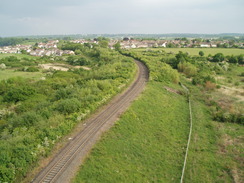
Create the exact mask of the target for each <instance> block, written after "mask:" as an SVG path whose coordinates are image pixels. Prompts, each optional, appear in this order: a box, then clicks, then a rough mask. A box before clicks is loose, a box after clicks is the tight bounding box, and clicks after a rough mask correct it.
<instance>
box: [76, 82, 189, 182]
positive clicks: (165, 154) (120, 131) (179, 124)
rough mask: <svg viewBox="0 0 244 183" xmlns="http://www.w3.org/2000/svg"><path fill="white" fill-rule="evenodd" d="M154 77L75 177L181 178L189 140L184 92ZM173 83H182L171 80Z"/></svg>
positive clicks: (87, 179) (125, 179)
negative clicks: (170, 88)
mask: <svg viewBox="0 0 244 183" xmlns="http://www.w3.org/2000/svg"><path fill="white" fill-rule="evenodd" d="M164 85H165V84H163V83H160V82H153V81H152V82H150V83H149V84H148V86H147V87H146V90H145V92H144V93H143V94H142V95H141V97H140V98H139V99H138V100H137V101H135V102H134V103H133V105H132V106H131V107H130V109H129V110H128V111H127V112H126V113H125V114H124V115H123V116H122V117H121V119H120V120H119V121H118V122H116V125H115V126H114V127H113V128H112V129H111V130H110V131H109V132H108V133H106V134H105V135H104V136H103V138H102V140H101V141H100V142H99V143H98V144H97V145H96V146H95V148H94V149H93V150H92V152H91V155H90V156H89V158H88V159H87V160H86V162H85V165H84V166H82V168H81V170H80V172H79V173H78V175H77V177H76V178H75V180H74V182H153V181H155V182H170V181H173V182H178V181H179V180H180V176H181V169H182V165H183V157H184V150H185V145H186V142H187V132H188V128H189V122H188V112H189V111H188V105H187V101H186V98H185V97H184V96H182V95H179V94H175V93H170V92H168V91H166V90H165V89H164V88H163V86H164ZM171 87H176V88H179V86H178V85H173V84H171Z"/></svg>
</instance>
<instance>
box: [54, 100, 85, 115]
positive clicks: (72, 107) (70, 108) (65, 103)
mask: <svg viewBox="0 0 244 183" xmlns="http://www.w3.org/2000/svg"><path fill="white" fill-rule="evenodd" d="M80 107H81V104H80V101H79V100H78V99H76V98H72V99H64V100H61V101H60V102H59V104H58V105H57V106H56V110H58V111H59V112H62V113H64V114H71V113H73V112H77V111H78V110H79V109H80Z"/></svg>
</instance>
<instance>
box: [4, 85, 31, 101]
mask: <svg viewBox="0 0 244 183" xmlns="http://www.w3.org/2000/svg"><path fill="white" fill-rule="evenodd" d="M34 93H35V90H34V89H33V88H31V87H28V86H23V87H18V88H13V87H12V88H11V89H10V90H9V91H7V92H6V93H5V95H4V96H3V101H4V102H15V103H16V102H19V101H24V100H26V99H28V98H29V97H30V96H32V95H33V94H34Z"/></svg>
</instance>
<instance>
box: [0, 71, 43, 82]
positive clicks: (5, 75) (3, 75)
mask: <svg viewBox="0 0 244 183" xmlns="http://www.w3.org/2000/svg"><path fill="white" fill-rule="evenodd" d="M43 76H45V74H43V73H41V72H22V71H14V70H10V69H7V70H0V81H1V80H4V79H9V78H12V77H23V78H30V79H35V80H36V79H40V78H41V77H43Z"/></svg>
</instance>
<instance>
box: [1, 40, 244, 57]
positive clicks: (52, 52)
mask: <svg viewBox="0 0 244 183" xmlns="http://www.w3.org/2000/svg"><path fill="white" fill-rule="evenodd" d="M70 42H72V43H78V44H85V43H90V44H91V45H92V44H98V43H99V40H98V39H96V38H95V39H75V40H70ZM117 43H119V44H120V47H121V48H122V49H133V48H160V47H161V48H244V42H243V41H239V42H235V41H232V40H222V41H219V40H214V39H201V38H196V39H189V38H175V39H172V40H161V39H158V40H155V39H152V40H150V39H149V40H147V39H134V38H130V37H124V38H121V39H110V40H108V47H109V48H110V49H114V45H115V44H117ZM58 44H59V40H50V41H47V42H46V43H44V42H39V43H36V44H35V45H22V44H17V45H15V46H4V47H0V53H27V54H30V55H32V56H62V55H63V54H68V55H73V54H75V53H74V52H73V51H70V50H61V49H59V48H58Z"/></svg>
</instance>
